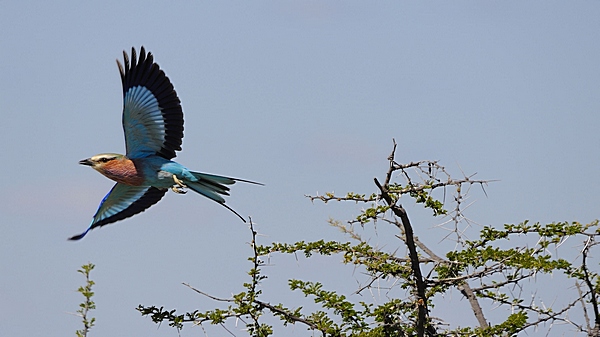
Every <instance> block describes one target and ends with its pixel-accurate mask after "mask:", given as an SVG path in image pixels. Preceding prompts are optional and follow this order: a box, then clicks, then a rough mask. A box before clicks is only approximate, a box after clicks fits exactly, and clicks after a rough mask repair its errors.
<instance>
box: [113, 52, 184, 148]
mask: <svg viewBox="0 0 600 337" xmlns="http://www.w3.org/2000/svg"><path fill="white" fill-rule="evenodd" d="M123 57H124V61H125V67H123V65H121V63H120V62H119V60H117V64H118V66H119V72H120V73H121V81H122V83H123V130H124V131H125V144H126V146H127V157H129V158H139V157H145V156H148V155H159V156H162V157H163V158H166V159H171V158H173V157H175V156H176V154H175V151H181V143H182V139H183V111H182V110H181V102H180V101H179V98H178V97H177V93H176V92H175V89H174V88H173V84H171V81H169V78H168V77H167V75H165V73H164V72H163V71H162V70H161V69H160V68H159V66H158V64H156V63H154V58H153V56H152V53H148V54H146V51H145V50H144V47H142V48H141V50H140V57H139V59H138V58H137V55H136V51H135V49H134V48H131V62H130V59H129V57H128V56H127V53H126V52H125V51H123Z"/></svg>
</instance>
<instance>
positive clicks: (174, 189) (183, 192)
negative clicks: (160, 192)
mask: <svg viewBox="0 0 600 337" xmlns="http://www.w3.org/2000/svg"><path fill="white" fill-rule="evenodd" d="M171 190H172V191H173V192H175V193H177V194H186V193H187V191H184V190H183V189H181V187H179V186H177V185H173V186H171Z"/></svg>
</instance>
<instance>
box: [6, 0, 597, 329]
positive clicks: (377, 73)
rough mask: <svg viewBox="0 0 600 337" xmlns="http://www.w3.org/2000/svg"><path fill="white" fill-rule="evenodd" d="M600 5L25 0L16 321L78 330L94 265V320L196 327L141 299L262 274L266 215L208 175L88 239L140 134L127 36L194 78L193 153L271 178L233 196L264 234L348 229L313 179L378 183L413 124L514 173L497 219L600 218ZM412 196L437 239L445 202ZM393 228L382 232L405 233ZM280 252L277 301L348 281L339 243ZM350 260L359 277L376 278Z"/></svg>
mask: <svg viewBox="0 0 600 337" xmlns="http://www.w3.org/2000/svg"><path fill="white" fill-rule="evenodd" d="M598 17H600V2H598V1H580V2H553V1H530V2H521V1H508V2H497V1H496V2H488V1H481V2H472V1H469V2H427V3H422V2H386V3H376V4H374V3H368V4H367V3H363V2H354V1H344V2H333V1H322V2H321V1H302V2H301V1H278V2H271V1H269V2H201V1H197V2H191V1H185V2H184V1H182V2H162V3H159V2H156V3H154V4H152V5H150V3H149V2H147V1H129V2H122V1H104V2H96V3H90V2H78V1H71V2H68V1H53V2H31V1H3V2H2V3H1V4H0V31H1V32H2V33H1V34H0V74H1V78H2V80H1V81H0V114H1V116H2V120H3V123H2V126H3V127H2V132H1V133H0V141H1V142H2V144H4V147H3V156H2V158H3V159H2V163H3V164H4V165H2V166H1V167H0V177H1V178H0V179H1V183H2V186H3V193H2V194H1V195H0V229H1V233H2V234H1V235H0V335H2V336H68V335H71V334H74V331H75V330H76V329H78V328H80V327H81V324H80V322H79V319H78V318H76V317H74V316H71V315H69V314H68V313H69V312H74V311H75V310H77V305H78V303H79V302H80V301H81V299H82V297H81V295H80V294H78V293H76V292H75V290H76V289H77V287H78V286H79V285H81V284H82V283H83V279H82V277H81V276H79V275H78V274H77V273H76V270H77V269H78V268H79V266H81V265H82V264H84V263H87V262H93V263H95V264H96V265H97V268H96V270H94V272H93V275H92V277H93V279H94V280H95V281H96V282H97V286H96V287H95V290H96V294H97V295H96V301H97V305H98V310H97V311H96V312H94V315H95V316H96V317H97V320H98V321H97V327H95V328H94V329H93V330H92V334H91V336H141V335H144V336H176V335H177V334H176V331H174V330H172V329H170V328H169V327H167V325H163V326H162V327H160V328H159V329H157V326H156V325H155V324H153V323H152V322H151V321H150V319H148V318H143V317H141V316H140V315H139V313H138V312H137V311H135V310H134V308H135V307H136V306H137V305H138V304H140V303H142V304H145V305H152V304H155V305H159V306H160V305H164V306H165V307H167V308H180V309H182V310H186V309H194V308H198V309H204V310H205V309H209V308H211V305H212V304H213V303H211V302H210V301H208V300H205V299H203V298H200V297H199V296H197V295H196V294H194V293H192V292H191V291H190V290H188V289H187V288H185V287H183V286H181V285H180V283H181V282H189V283H191V284H192V285H194V286H196V287H198V288H200V289H202V290H203V291H206V292H209V293H211V294H214V295H217V296H223V297H227V296H229V295H230V294H231V293H232V292H238V291H241V283H242V282H245V281H246V280H247V278H246V274H245V273H246V271H247V270H248V269H249V268H250V265H249V263H248V262H247V261H246V257H247V256H248V254H250V250H249V248H248V246H247V245H246V243H247V242H248V241H249V239H250V237H249V231H248V230H247V228H246V226H244V225H243V224H242V223H241V222H239V220H238V219H237V218H236V217H235V215H233V214H230V213H229V212H228V211H227V210H226V209H224V208H222V207H220V206H219V205H217V204H215V203H212V202H210V201H208V200H207V199H204V198H202V197H200V196H197V195H193V194H192V193H188V194H187V195H185V196H181V195H174V194H173V193H169V194H168V195H167V196H166V197H165V198H164V199H163V200H162V201H161V202H160V203H159V204H157V205H156V206H154V207H152V208H151V209H149V210H148V211H146V212H145V213H143V214H141V215H138V216H136V217H134V218H131V219H128V220H125V221H122V222H119V223H117V224H114V225H111V226H107V227H104V228H101V229H99V230H94V231H92V232H91V233H89V234H88V236H87V237H86V238H85V239H83V240H82V241H81V242H68V241H67V240H66V239H67V238H68V237H70V236H72V235H74V234H77V233H80V232H81V231H82V230H84V229H85V228H86V226H87V225H88V223H89V221H90V220H91V216H92V215H93V214H94V212H95V210H96V207H97V205H98V203H99V202H100V200H101V198H102V197H103V196H104V195H105V194H106V192H107V191H108V190H109V189H110V187H111V186H112V182H110V181H109V180H107V179H106V178H104V177H102V176H101V175H99V174H98V173H96V172H94V171H93V170H91V169H89V168H88V167H83V166H80V165H78V164H77V162H78V161H79V160H80V159H83V158H86V157H89V156H91V155H94V154H96V153H100V152H124V142H123V134H122V129H121V108H122V98H121V93H122V91H121V83H120V78H119V73H118V70H117V66H116V63H115V59H116V58H119V59H121V58H122V56H121V53H122V50H123V49H126V50H130V49H131V47H132V46H135V47H136V48H139V46H141V45H144V46H145V47H146V49H147V50H149V51H151V52H152V53H153V54H154V56H155V60H156V61H157V62H158V63H159V64H160V66H161V67H162V68H163V69H164V70H165V72H166V73H167V75H168V76H169V77H170V79H171V80H172V82H173V83H174V85H175V88H176V90H177V92H178V94H179V97H180V99H181V101H182V105H183V109H184V114H185V123H186V124H185V137H184V142H183V152H181V153H180V154H179V156H178V157H177V160H178V161H179V162H180V163H182V164H184V165H186V166H187V167H189V168H191V169H194V170H199V171H204V172H211V173H218V174H223V175H230V176H235V177H240V178H246V179H250V180H257V181H260V182H263V183H265V184H266V186H264V187H259V186H253V185H236V186H234V189H233V193H232V197H231V198H229V200H228V204H229V205H231V206H232V207H233V208H235V209H236V210H237V211H238V212H239V213H240V214H242V215H251V216H252V217H253V219H254V221H255V222H256V223H257V224H258V229H259V231H260V232H261V233H263V234H264V235H265V236H266V237H264V238H262V240H264V241H263V243H269V242H271V241H298V240H315V239H321V238H323V239H328V240H332V239H343V240H346V239H345V238H344V237H343V236H342V235H341V234H340V233H339V232H338V231H337V230H336V229H334V228H331V227H329V226H328V225H327V224H326V220H327V219H328V218H329V217H334V218H337V219H340V220H345V219H349V218H351V217H354V216H355V215H356V214H357V212H358V210H359V209H360V206H356V207H352V206H349V205H346V206H343V205H336V204H332V205H328V206H323V205H320V204H315V205H313V204H311V203H310V202H309V200H307V199H306V198H305V197H304V195H305V194H316V193H317V192H320V193H323V192H326V191H335V192H339V193H345V192H347V191H354V192H360V193H372V192H374V191H375V189H374V185H373V183H372V178H373V177H375V176H378V177H381V176H383V174H384V173H385V170H386V167H387V163H386V161H385V158H386V157H387V155H388V154H389V152H390V150H391V139H392V138H395V139H396V140H397V142H398V143H399V147H398V152H397V159H398V161H401V162H409V161H415V160H422V159H432V160H438V159H439V160H441V163H442V164H444V165H446V166H447V167H448V168H449V169H450V170H451V171H452V172H453V173H455V174H458V175H460V170H461V168H462V170H464V171H465V173H468V174H470V173H474V172H477V173H478V175H477V177H479V178H481V179H499V180H500V181H499V182H496V183H493V184H492V185H490V186H489V187H488V189H487V194H488V197H487V198H486V197H485V196H484V195H483V194H482V193H479V192H477V193H474V194H473V195H472V199H471V200H472V201H475V204H474V205H473V206H471V208H470V209H469V210H468V212H467V215H469V216H470V218H472V219H473V220H474V221H477V222H478V223H480V224H484V225H501V224H503V223H509V222H520V221H522V220H525V219H530V220H532V221H542V222H549V221H562V220H579V221H582V222H588V221H591V220H593V219H596V218H598V217H599V215H598V190H599V188H600V176H599V175H598V174H597V170H598V167H599V166H600V158H599V155H598V152H599V151H598V150H599V148H600V135H599V133H598V131H599V130H598V129H599V125H600V117H599V113H598V112H599V110H600V98H599V97H600V95H599V94H600V20H598ZM410 205H411V204H410V203H408V206H410ZM409 211H410V212H411V213H410V216H411V218H412V220H413V223H415V226H416V227H417V229H416V231H417V234H418V235H419V236H420V237H421V239H422V240H429V242H430V243H431V244H432V245H435V244H437V243H438V240H439V238H440V237H442V236H443V235H444V234H445V233H440V231H439V230H437V229H434V225H436V224H437V223H439V222H441V221H442V220H441V219H432V218H430V217H429V212H426V211H421V210H419V209H418V208H412V207H410V208H409ZM378 226H379V232H378V233H379V236H378V237H376V238H374V239H373V240H374V241H373V242H378V240H381V241H382V242H394V241H390V240H388V239H387V238H386V237H385V235H384V234H383V233H386V232H385V229H384V228H382V227H384V226H383V225H378ZM390 233H392V232H391V231H390ZM390 235H391V234H390ZM386 240H387V241H386ZM393 244H397V242H394V243H393ZM438 253H443V252H438ZM278 261H279V263H278ZM271 262H273V264H274V267H268V268H269V269H268V270H267V272H269V273H272V274H273V278H272V279H270V280H269V281H268V282H270V283H269V284H268V285H269V288H268V289H266V290H265V300H268V301H272V302H279V301H284V300H285V299H286V298H285V297H283V296H286V295H287V294H286V293H285V292H284V291H283V289H284V288H285V279H287V278H289V277H298V276H299V275H303V273H304V276H303V278H304V279H314V280H321V281H323V282H324V283H325V285H326V287H327V286H329V287H328V288H332V287H335V286H336V285H337V284H339V283H338V282H339V281H332V280H333V278H334V277H333V276H323V273H324V270H325V271H327V270H333V269H336V265H337V264H338V262H339V258H335V257H334V258H331V259H319V260H318V263H317V264H316V266H312V265H311V264H310V263H309V262H306V261H304V260H299V261H298V262H296V261H295V260H294V259H283V258H280V259H279V260H277V258H274V260H272V261H271ZM340 270H341V271H342V272H341V273H342V274H340V275H347V277H348V279H346V281H347V285H346V286H345V287H346V289H348V290H350V291H352V290H354V287H355V285H356V283H355V281H354V280H353V279H352V278H353V277H358V276H357V275H354V274H352V271H351V270H350V271H348V269H347V268H340ZM343 271H345V272H346V274H343ZM278 282H279V283H278ZM295 329H296V331H297V332H303V331H304V327H296V328H295ZM215 331H217V332H213V334H212V335H219V334H221V335H222V334H224V332H223V331H222V330H220V331H219V330H215ZM202 335H203V332H202V330H200V329H199V328H186V329H184V331H183V332H182V336H202ZM301 335H304V334H301Z"/></svg>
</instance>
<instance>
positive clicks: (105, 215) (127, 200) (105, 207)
mask: <svg viewBox="0 0 600 337" xmlns="http://www.w3.org/2000/svg"><path fill="white" fill-rule="evenodd" d="M166 192H167V190H166V189H164V190H160V189H158V188H155V187H149V186H145V187H144V186H130V185H125V184H121V183H117V184H116V185H115V186H113V188H112V189H111V190H110V192H108V194H107V195H106V196H105V197H104V199H102V202H101V203H100V207H98V211H96V214H94V219H93V220H92V223H90V226H89V227H88V228H87V229H86V230H85V232H83V233H81V234H79V235H75V236H73V237H71V238H70V239H69V240H79V239H81V238H83V237H84V236H85V235H86V234H87V233H88V232H89V231H90V230H92V229H94V228H96V227H101V226H104V225H108V224H110V223H113V222H117V221H119V220H123V219H125V218H129V217H130V216H133V215H135V214H138V213H141V212H143V211H145V210H146V209H148V208H149V207H150V206H152V205H154V204H156V203H157V202H158V201H159V200H160V199H161V198H162V197H163V196H164V195H165V193H166Z"/></svg>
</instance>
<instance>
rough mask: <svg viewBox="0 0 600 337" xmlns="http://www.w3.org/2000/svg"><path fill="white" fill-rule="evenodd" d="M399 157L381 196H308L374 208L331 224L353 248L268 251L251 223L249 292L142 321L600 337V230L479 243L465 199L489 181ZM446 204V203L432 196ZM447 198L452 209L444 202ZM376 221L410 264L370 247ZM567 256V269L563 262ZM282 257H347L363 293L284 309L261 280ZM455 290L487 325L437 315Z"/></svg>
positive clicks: (340, 331)
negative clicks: (420, 226)
mask: <svg viewBox="0 0 600 337" xmlns="http://www.w3.org/2000/svg"><path fill="white" fill-rule="evenodd" d="M395 150H396V144H395V142H394V148H393V150H392V153H391V155H390V156H389V158H388V160H389V167H388V169H387V171H386V173H385V179H384V180H383V182H380V181H379V180H378V179H374V185H373V186H374V192H373V193H372V194H370V195H366V194H356V193H352V192H350V193H347V194H345V195H335V194H333V193H326V194H325V195H317V196H307V197H308V198H310V200H312V201H319V202H324V203H328V202H332V201H336V202H352V203H362V204H364V205H365V208H364V209H363V210H362V211H361V212H360V214H358V215H357V216H356V217H355V218H353V219H352V220H350V221H348V222H347V223H345V224H344V223H341V222H339V221H335V220H330V223H331V224H332V225H334V226H337V227H339V228H341V229H342V230H343V231H344V232H345V233H346V234H347V235H348V237H349V238H350V240H351V241H348V242H340V241H323V240H320V241H315V242H304V241H299V242H294V243H272V244H270V245H262V244H259V243H258V242H257V241H256V238H257V232H256V230H255V229H254V226H253V224H252V221H250V229H251V235H252V241H251V243H250V246H251V248H252V254H251V256H250V257H249V258H248V260H249V261H250V262H251V264H252V267H251V269H250V271H249V272H248V274H249V276H250V281H249V282H246V283H244V284H243V286H244V288H245V290H244V291H243V292H240V293H238V294H235V295H233V296H232V297H229V298H222V297H218V296H213V295H211V294H208V293H205V292H203V291H200V290H198V289H197V288H195V287H193V286H191V285H188V284H186V286H188V287H190V288H191V289H192V290H194V291H195V292H197V293H199V294H201V295H203V296H207V297H209V298H211V299H212V300H214V301H216V302H218V303H221V304H222V305H221V307H220V308H216V309H210V310H196V311H193V312H186V313H183V314H182V313H178V312H177V311H176V310H165V309H164V308H163V307H156V306H143V305H140V306H139V307H138V310H139V311H140V312H141V313H142V315H148V316H150V317H151V318H152V320H153V321H154V322H156V323H161V322H168V323H169V324H170V325H171V326H173V327H175V328H177V329H182V328H183V326H184V324H186V323H193V324H199V325H202V324H209V323H210V324H224V323H226V322H227V321H228V320H230V319H236V320H241V321H242V322H244V324H245V329H244V332H241V333H243V334H246V333H247V334H248V335H250V336H268V335H272V334H273V325H272V323H271V324H267V323H265V317H266V316H272V317H276V318H278V319H279V320H280V321H281V323H282V325H284V326H288V325H290V324H300V325H304V326H306V328H307V329H309V330H312V331H313V332H312V333H311V334H312V335H315V334H316V335H322V336H361V337H367V336H373V337H375V336H419V337H420V336H498V335H503V336H512V335H519V334H521V333H525V334H529V333H530V332H533V331H535V330H546V331H548V332H549V331H551V330H552V329H556V328H557V325H559V324H560V325H566V326H567V328H568V330H569V331H571V332H573V331H575V332H576V333H578V334H579V335H588V336H599V335H600V314H599V312H598V298H597V294H598V290H599V289H600V277H599V275H598V272H597V270H596V269H597V268H594V267H596V266H597V265H595V266H591V265H590V254H591V252H592V251H593V250H594V248H595V247H596V245H597V239H598V236H599V235H600V227H599V226H598V221H593V222H591V223H588V224H581V223H578V222H557V223H550V224H545V225H543V224H540V223H529V222H528V221H523V222H522V223H519V224H505V225H504V226H502V228H493V227H489V226H486V227H483V228H482V229H481V230H480V231H479V233H478V238H477V239H474V240H468V239H467V236H466V235H465V231H466V230H467V229H472V228H473V227H472V226H464V223H465V221H466V218H465V216H464V214H463V209H464V208H465V205H464V204H465V200H466V199H465V197H466V195H467V193H468V192H469V190H470V189H471V188H472V187H474V186H477V187H479V186H480V187H481V188H482V189H483V188H484V186H486V185H487V183H488V182H489V181H485V180H474V179H472V178H473V177H472V176H471V177H469V176H463V177H462V178H460V179H455V178H453V177H452V176H451V175H450V174H449V173H448V172H447V170H446V169H445V168H444V167H443V166H441V165H440V164H439V163H438V162H437V161H427V160H426V161H418V162H411V163H408V164H401V163H398V162H396V161H395ZM438 192H439V193H438ZM484 192H485V190H484ZM436 193H437V194H436ZM438 194H441V195H442V198H435V197H434V195H438ZM401 197H405V199H406V197H409V198H412V199H414V201H416V203H418V204H422V206H423V207H425V208H426V209H429V210H431V212H432V213H433V216H441V217H445V219H446V222H445V224H447V225H450V228H451V232H450V233H452V235H453V238H454V239H455V242H456V246H455V248H454V249H451V250H449V251H447V252H445V254H443V255H442V254H441V253H436V252H435V249H432V246H431V244H428V243H425V242H423V241H421V240H419V238H418V237H417V236H415V234H414V231H413V224H411V222H410V220H409V217H408V214H407V212H406V210H405V208H404V207H403V206H402V204H401V203H400V200H401ZM438 199H440V200H438ZM445 199H450V201H449V202H447V203H445ZM376 222H380V223H384V224H386V225H390V226H394V227H395V228H397V235H396V237H397V238H398V240H400V242H401V243H402V244H403V245H404V246H405V248H406V250H405V253H404V254H401V253H399V252H398V250H395V251H386V250H384V249H382V248H377V247H374V246H371V245H370V244H369V243H368V241H369V240H368V239H364V238H362V237H361V235H360V234H359V233H358V232H357V228H356V226H357V225H360V226H363V227H365V226H369V225H372V224H374V223H376ZM461 224H462V225H461ZM567 239H570V240H571V241H572V240H573V239H574V240H578V242H580V245H579V246H575V248H573V246H571V247H570V248H567V247H563V243H565V242H566V240H567ZM510 240H512V241H510ZM559 251H560V252H561V254H562V255H561V256H565V257H564V258H560V257H558V256H559V254H558V253H559ZM274 254H304V255H305V256H306V257H307V258H309V259H310V258H311V257H312V256H314V255H316V254H318V255H325V256H330V255H338V256H342V257H343V259H342V261H343V263H344V264H346V265H348V266H352V268H357V267H358V268H360V269H361V270H362V271H363V272H364V273H365V274H366V275H367V276H366V279H365V280H364V282H363V283H362V284H361V285H359V286H358V289H357V290H356V291H355V292H354V293H353V294H342V293H340V292H339V291H338V290H336V289H332V290H326V289H324V287H323V284H321V283H320V282H318V281H315V280H299V279H290V280H289V288H290V290H291V291H300V292H302V293H303V294H304V295H305V297H307V298H311V299H312V302H314V303H312V305H313V306H315V305H316V307H317V309H316V310H307V309H303V308H302V307H289V306H287V305H286V304H285V299H282V300H281V302H280V303H277V304H273V303H269V302H266V301H264V300H262V299H261V294H262V292H263V290H262V288H261V281H263V280H264V279H266V278H267V276H266V275H265V274H264V273H263V267H264V264H265V260H266V259H267V258H268V257H269V256H272V255H274ZM558 278H563V279H564V280H567V281H568V282H570V284H572V288H571V289H572V290H573V291H571V292H568V291H561V292H559V293H557V292H554V291H538V290H539V289H542V288H544V287H548V286H549V285H550V287H551V284H552V283H553V282H556V279H558ZM395 288H396V289H401V290H402V291H399V292H396V293H394V295H395V296H390V295H388V297H387V299H386V301H385V302H384V303H375V302H374V301H371V302H369V301H357V298H360V299H363V298H364V297H357V296H358V295H360V294H362V293H364V292H373V291H381V290H382V289H384V291H385V292H386V293H387V294H391V293H392V292H391V290H392V289H395ZM452 291H454V292H458V293H459V294H461V296H454V297H453V298H454V300H457V301H458V300H462V299H465V298H466V300H467V301H468V303H469V307H470V314H471V315H472V317H474V318H475V320H476V322H478V324H477V325H473V326H466V327H460V326H459V325H458V324H457V323H456V322H452V321H448V320H446V319H444V317H438V316H439V315H440V313H436V314H437V315H438V316H436V317H434V316H433V315H432V308H433V307H434V306H435V304H436V303H437V302H439V301H442V299H443V298H444V296H445V295H448V294H449V293H450V292H452ZM531 294H533V295H531ZM561 295H564V296H561ZM502 309H505V310H502ZM441 314H442V315H443V314H444V312H441ZM225 329H226V328H225ZM561 329H564V326H563V327H561ZM228 331H229V330H228ZM229 332H230V333H232V332H231V331H229ZM232 334H233V333H232Z"/></svg>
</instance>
